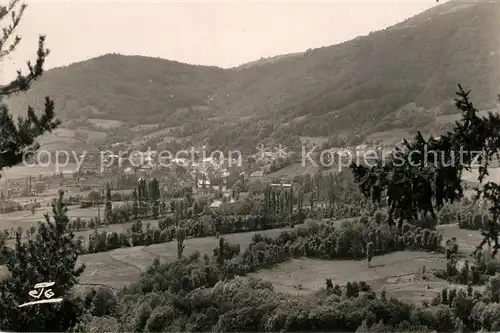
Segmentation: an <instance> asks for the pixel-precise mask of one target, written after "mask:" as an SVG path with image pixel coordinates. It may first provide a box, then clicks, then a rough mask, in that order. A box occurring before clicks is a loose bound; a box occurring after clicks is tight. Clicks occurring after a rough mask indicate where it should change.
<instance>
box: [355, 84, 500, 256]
mask: <svg viewBox="0 0 500 333" xmlns="http://www.w3.org/2000/svg"><path fill="white" fill-rule="evenodd" d="M469 93H470V92H466V91H464V90H463V89H462V87H461V86H460V85H459V91H458V92H457V96H458V98H457V99H456V100H455V105H456V107H457V109H458V110H459V111H460V112H461V113H462V119H461V120H460V121H457V122H456V124H455V127H454V128H453V130H452V131H450V132H448V133H445V134H443V135H441V136H440V137H438V138H432V137H431V138H430V139H429V140H425V139H424V137H423V136H422V134H421V133H420V132H419V133H417V135H416V136H415V138H414V140H413V141H412V142H408V141H406V140H405V141H404V144H403V147H402V148H396V150H395V151H394V153H393V155H392V158H391V159H390V160H389V161H387V162H382V161H381V160H380V161H379V163H378V164H377V165H376V166H373V167H366V166H364V165H356V164H353V165H351V169H352V172H353V175H354V177H355V179H356V182H357V183H358V184H359V187H360V189H361V191H362V192H363V193H364V194H365V196H366V197H370V198H371V199H372V200H373V201H374V202H377V203H380V202H382V201H385V200H386V201H387V204H388V206H389V223H391V224H392V223H393V222H392V221H393V220H392V219H393V217H395V218H397V219H398V227H400V226H401V225H402V223H403V221H404V220H409V221H413V220H415V219H416V218H417V217H418V216H419V215H420V214H431V215H432V216H435V211H436V209H440V208H441V207H442V206H443V205H444V204H445V203H446V202H454V201H457V200H458V199H461V198H462V197H463V185H462V183H461V179H462V173H463V171H464V170H470V169H471V165H472V164H473V163H474V162H475V161H476V159H477V161H478V162H479V163H480V164H481V166H480V167H479V176H478V180H479V182H482V181H483V179H484V177H485V176H486V175H488V166H489V163H490V162H491V160H492V159H493V158H495V156H496V155H497V152H498V149H499V148H500V116H499V115H496V114H492V113H490V114H489V115H488V117H479V116H478V110H477V109H476V108H475V107H474V105H473V103H472V102H471V101H470V99H469ZM477 192H478V194H477V198H478V199H479V198H482V199H484V200H485V201H487V202H488V203H489V204H490V209H489V210H490V213H491V216H492V219H491V220H490V223H489V224H488V226H487V228H486V229H485V230H484V232H483V234H484V240H483V242H481V244H479V245H478V249H480V248H482V246H483V245H484V244H486V243H488V244H489V245H491V243H492V242H493V243H494V254H495V253H496V251H497V249H498V248H500V245H499V243H498V235H499V234H498V231H499V228H498V218H499V215H500V204H499V203H500V187H499V185H498V184H496V183H493V182H487V183H486V184H484V186H483V188H482V189H481V190H479V189H477Z"/></svg>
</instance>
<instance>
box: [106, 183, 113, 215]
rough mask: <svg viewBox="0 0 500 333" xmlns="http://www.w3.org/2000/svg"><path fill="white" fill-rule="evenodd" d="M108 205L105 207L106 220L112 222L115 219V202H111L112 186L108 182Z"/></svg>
mask: <svg viewBox="0 0 500 333" xmlns="http://www.w3.org/2000/svg"><path fill="white" fill-rule="evenodd" d="M105 198H106V206H105V208H104V220H105V221H106V223H111V220H112V219H113V208H112V207H113V206H112V205H113V204H112V203H111V187H110V186H109V183H106V196H105Z"/></svg>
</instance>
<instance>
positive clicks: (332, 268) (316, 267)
mask: <svg viewBox="0 0 500 333" xmlns="http://www.w3.org/2000/svg"><path fill="white" fill-rule="evenodd" d="M340 222H341V221H339V223H340ZM116 227H119V226H116ZM122 227H124V226H123V225H122ZM297 227H299V228H300V227H306V226H304V225H298V226H297ZM439 229H440V231H441V232H442V233H443V236H444V239H447V238H449V237H457V239H458V240H459V243H460V246H461V249H462V251H461V254H463V255H464V256H465V255H468V254H470V249H472V247H473V246H474V245H476V244H477V243H478V240H479V239H480V234H479V232H477V231H468V230H460V229H458V226H457V225H449V226H443V227H439ZM288 230H290V229H289V228H284V229H274V230H267V231H264V232H260V233H261V234H265V235H267V236H270V237H276V236H278V235H279V234H280V233H281V232H282V231H288ZM86 233H88V232H86ZM255 233H256V232H249V233H239V234H231V235H226V236H225V237H226V239H227V240H228V241H229V242H231V243H237V244H240V247H241V248H242V249H244V248H246V247H247V246H248V244H249V243H250V242H251V239H252V237H253V235H254V234H255ZM469 235H471V236H469ZM185 245H186V248H185V253H186V254H189V253H191V252H193V251H195V250H198V251H200V253H201V254H205V253H207V254H209V255H211V254H212V250H213V249H214V248H215V247H216V246H217V239H216V238H215V237H205V238H192V239H188V240H186V242H185ZM176 253H177V244H176V242H169V243H163V244H155V245H151V246H136V247H133V248H121V249H117V250H113V251H108V252H103V253H97V254H89V255H83V256H81V257H80V261H81V262H82V263H84V264H85V265H86V267H87V268H86V270H85V273H84V274H83V276H82V277H81V279H80V282H81V284H83V285H85V284H104V285H109V286H112V287H115V288H119V287H122V286H124V285H127V284H128V283H131V282H134V281H136V280H137V279H138V277H139V276H140V274H141V272H143V271H144V270H145V269H146V268H147V267H148V266H149V265H150V264H151V263H152V262H153V260H154V259H155V258H156V257H159V258H160V259H161V261H163V262H169V261H173V260H175V258H176ZM444 263H445V261H444V257H443V255H441V254H433V253H423V252H410V251H406V252H396V253H391V254H387V255H383V256H377V257H375V258H374V259H373V260H372V263H371V267H368V264H367V262H366V261H364V260H363V261H354V260H341V261H325V260H317V259H294V260H290V261H288V262H285V263H282V264H280V265H277V266H276V267H275V268H273V269H270V270H261V271H259V272H257V273H253V274H250V276H255V277H260V278H262V279H264V280H268V281H270V282H272V283H273V285H274V286H275V288H276V290H277V291H280V292H287V293H292V294H297V293H301V294H311V293H313V292H315V291H318V290H319V289H320V288H322V287H324V283H325V279H326V278H331V279H332V280H333V282H334V283H336V284H340V285H342V284H344V283H345V282H347V281H350V280H353V279H354V280H356V281H366V282H367V283H369V284H370V285H371V286H372V288H374V289H375V290H381V289H384V290H386V291H387V292H388V293H390V294H394V295H397V296H398V297H400V298H403V299H407V300H413V301H415V300H420V299H430V298H432V297H433V296H434V295H435V294H436V293H437V292H439V291H440V290H441V288H443V287H445V286H448V285H449V284H448V282H446V281H443V280H439V279H437V278H435V277H433V276H432V274H430V273H429V272H430V270H432V269H436V268H444ZM424 265H425V266H426V270H427V272H428V273H427V274H425V277H423V275H422V274H420V273H419V272H420V271H421V269H422V267H423V266H424Z"/></svg>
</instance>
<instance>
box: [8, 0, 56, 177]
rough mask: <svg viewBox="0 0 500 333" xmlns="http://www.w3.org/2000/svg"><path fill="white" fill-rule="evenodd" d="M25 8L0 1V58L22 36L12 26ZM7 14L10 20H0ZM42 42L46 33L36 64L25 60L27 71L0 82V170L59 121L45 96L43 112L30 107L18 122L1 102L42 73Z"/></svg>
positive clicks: (26, 152)
mask: <svg viewBox="0 0 500 333" xmlns="http://www.w3.org/2000/svg"><path fill="white" fill-rule="evenodd" d="M25 9H26V5H25V4H20V3H19V0H11V1H10V2H9V4H7V5H0V25H1V26H2V31H1V32H0V61H1V60H3V59H5V58H6V57H8V56H9V55H10V54H11V53H12V52H13V51H14V50H15V49H16V47H17V45H18V44H19V42H20V41H21V37H19V36H17V35H15V29H16V28H17V27H18V25H19V23H20V21H21V17H22V15H23V13H24V10H25ZM9 16H10V18H11V21H12V23H10V24H8V25H5V24H2V23H3V21H4V20H7V19H8V18H9ZM44 42H45V37H44V36H40V38H39V41H38V50H37V59H36V62H35V64H32V63H31V62H28V73H27V74H26V75H24V74H22V72H21V71H20V70H19V71H18V72H17V77H16V79H15V80H13V81H12V82H10V83H8V84H7V85H4V86H0V170H2V169H3V168H5V167H12V166H14V165H17V164H19V163H21V162H22V161H23V156H29V155H31V154H32V153H33V152H35V151H36V150H37V149H38V148H39V145H38V144H37V143H36V139H37V138H38V137H40V136H41V135H42V134H44V133H46V132H50V131H51V130H53V129H54V128H56V127H57V126H58V125H59V121H58V120H55V118H54V102H53V101H52V100H51V99H50V98H48V97H46V98H45V108H44V112H43V115H41V116H40V117H38V116H36V114H35V110H34V109H33V108H32V107H29V108H28V110H27V117H25V118H23V117H19V118H18V119H17V124H16V121H14V119H13V117H12V114H10V113H9V110H8V108H7V106H6V105H5V104H4V103H2V100H3V98H5V97H9V96H11V95H13V94H16V93H19V92H26V91H27V90H28V89H29V88H30V86H31V84H32V83H33V82H34V81H35V80H37V79H38V78H40V76H41V75H42V74H43V64H44V62H45V58H46V57H47V55H48V54H49V50H47V49H45V47H44Z"/></svg>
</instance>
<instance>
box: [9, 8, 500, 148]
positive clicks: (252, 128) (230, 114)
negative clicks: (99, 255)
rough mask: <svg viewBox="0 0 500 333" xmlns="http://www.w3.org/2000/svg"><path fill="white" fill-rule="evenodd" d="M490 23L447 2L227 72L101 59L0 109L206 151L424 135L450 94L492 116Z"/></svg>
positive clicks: (48, 80)
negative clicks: (177, 139)
mask: <svg viewBox="0 0 500 333" xmlns="http://www.w3.org/2000/svg"><path fill="white" fill-rule="evenodd" d="M499 18H500V15H499V5H498V3H496V2H487V1H484V2H477V3H474V2H458V1H450V2H447V3H445V4H443V5H440V6H437V7H435V8H433V9H430V10H428V11H426V12H424V13H422V14H420V15H417V16H415V17H413V18H411V19H408V20H406V21H405V22H402V23H400V24H397V25H395V26H393V27H390V28H387V29H385V30H383V31H378V32H374V33H370V34H369V35H368V36H363V37H358V38H356V39H354V40H351V41H348V42H345V43H342V44H338V45H334V46H328V47H323V48H319V49H315V50H309V51H307V52H304V53H298V54H292V55H287V56H284V57H276V58H273V59H272V61H260V62H259V61H258V62H256V63H252V64H249V65H247V66H245V65H243V66H240V67H238V68H233V69H220V68H216V67H205V66H192V65H187V64H182V63H178V62H173V61H168V60H162V59H156V58H148V57H139V56H121V55H106V56H101V57H98V58H94V59H91V60H88V61H85V62H81V63H77V64H73V65H70V66H67V67H64V68H58V69H54V70H50V71H48V72H47V73H46V75H45V76H44V77H43V78H42V79H41V80H40V82H39V83H37V84H36V85H35V86H34V88H33V90H32V91H31V92H30V93H29V94H28V96H27V98H26V97H23V96H20V97H16V98H14V99H12V100H10V101H9V104H10V105H11V106H12V107H14V108H15V109H16V110H25V107H26V101H29V102H32V101H35V102H36V101H42V100H43V96H45V95H50V96H52V97H53V98H54V99H55V101H56V106H57V108H58V115H60V117H61V118H63V119H65V120H70V119H75V118H79V117H85V118H99V119H108V120H119V121H122V122H124V123H125V126H136V125H138V124H162V125H161V126H158V125H157V126H156V127H154V129H151V131H153V130H155V131H157V130H158V129H161V127H178V126H182V127H179V128H177V130H176V135H177V136H183V137H186V136H189V137H190V138H191V139H192V140H193V141H194V142H199V141H201V140H203V139H207V140H208V142H209V143H210V144H211V145H213V146H217V147H228V146H233V147H234V146H237V147H240V148H241V147H242V146H247V147H252V148H253V147H255V143H256V142H258V141H262V140H265V139H268V138H270V137H272V138H273V139H274V140H275V141H276V140H278V141H280V140H281V141H280V142H283V140H285V139H286V138H289V137H290V136H291V135H292V136H327V135H329V134H331V133H333V134H336V135H341V136H344V135H350V136H354V137H357V135H361V137H364V136H366V135H369V134H372V133H375V132H381V131H389V130H393V129H398V128H399V129H400V128H403V129H404V128H411V129H415V128H421V129H423V130H425V131H428V132H430V131H436V130H438V129H439V128H436V126H437V125H436V119H437V118H439V119H443V116H446V115H447V114H450V113H453V112H455V110H454V108H453V105H452V100H453V97H454V92H455V91H456V84H457V83H462V84H463V85H464V86H465V87H466V88H467V89H471V90H473V98H474V101H476V103H477V104H478V107H479V108H484V109H490V108H495V107H496V94H497V93H498V82H500V74H499V73H500V72H499V64H500V55H499V52H500V38H499V35H498V31H499V29H500V25H499V23H498V22H500V20H499ZM445 125H446V121H445V122H444V125H443V122H442V121H440V122H439V126H441V127H440V128H441V129H442V127H443V126H445ZM151 131H150V132H151ZM167 132H168V131H167ZM167 132H165V133H167ZM129 133H131V132H130V131H129ZM144 133H145V132H144V131H142V132H140V135H141V136H143V135H144ZM130 135H132V134H130ZM295 139H296V137H295ZM289 141H290V139H289ZM295 142H296V140H295Z"/></svg>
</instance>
